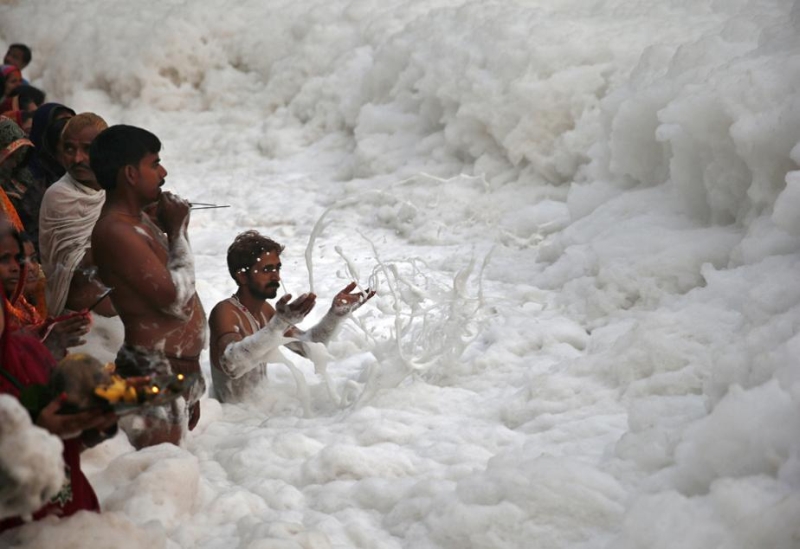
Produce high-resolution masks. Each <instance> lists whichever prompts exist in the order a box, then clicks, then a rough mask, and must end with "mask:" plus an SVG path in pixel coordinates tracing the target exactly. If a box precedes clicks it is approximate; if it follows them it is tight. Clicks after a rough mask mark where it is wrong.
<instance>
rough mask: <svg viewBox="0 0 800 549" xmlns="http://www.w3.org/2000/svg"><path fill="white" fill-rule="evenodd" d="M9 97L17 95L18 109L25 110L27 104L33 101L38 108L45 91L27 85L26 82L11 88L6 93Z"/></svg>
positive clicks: (42, 101) (43, 98) (42, 100)
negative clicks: (9, 91)
mask: <svg viewBox="0 0 800 549" xmlns="http://www.w3.org/2000/svg"><path fill="white" fill-rule="evenodd" d="M8 96H9V97H19V102H18V105H19V108H20V110H23V111H27V110H28V105H30V104H31V103H33V104H34V105H36V108H37V109H38V108H39V107H40V106H41V105H42V104H43V103H44V100H45V97H46V95H45V93H44V92H43V91H42V90H40V89H39V88H36V87H34V86H29V85H27V84H23V85H22V86H18V87H16V88H14V89H13V90H11V93H9V94H8Z"/></svg>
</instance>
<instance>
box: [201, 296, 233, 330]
mask: <svg viewBox="0 0 800 549" xmlns="http://www.w3.org/2000/svg"><path fill="white" fill-rule="evenodd" d="M235 310H236V307H234V305H233V303H231V302H230V301H229V300H228V299H223V300H222V301H220V302H219V303H217V304H216V305H214V308H213V309H211V314H210V315H209V316H208V323H209V324H212V323H219V322H222V321H223V320H225V319H226V318H228V317H231V316H234V311H235Z"/></svg>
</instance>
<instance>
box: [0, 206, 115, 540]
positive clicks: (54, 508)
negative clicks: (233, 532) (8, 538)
mask: <svg viewBox="0 0 800 549" xmlns="http://www.w3.org/2000/svg"><path fill="white" fill-rule="evenodd" d="M9 231H10V226H9V224H8V221H7V220H6V219H5V218H0V234H8V233H9ZM0 291H2V290H0ZM9 320H10V319H9V318H8V316H7V314H6V312H5V309H4V310H3V314H2V322H0V330H1V331H2V336H0V393H6V394H10V395H12V396H14V397H16V398H18V399H20V400H21V402H22V403H23V405H25V406H26V408H27V409H28V411H29V412H30V413H31V417H32V419H33V421H34V422H35V423H36V425H38V426H39V427H42V428H43V429H45V430H47V431H49V432H50V433H52V434H54V435H56V436H58V437H59V438H61V440H62V442H63V443H64V452H63V458H64V463H65V477H66V478H65V482H64V485H63V486H62V488H61V491H60V492H59V493H58V494H57V495H56V496H55V497H54V498H53V499H52V500H50V502H49V503H48V504H47V505H45V506H44V507H42V508H41V509H39V511H37V512H36V513H34V515H33V518H34V519H35V520H38V519H40V518H42V517H45V516H47V515H56V516H62V517H63V516H69V515H72V514H74V513H76V512H78V511H81V510H88V511H99V510H100V506H99V504H98V502H97V496H96V495H95V493H94V490H92V487H91V485H90V484H89V481H88V480H87V479H86V476H85V475H84V474H83V472H82V471H81V467H80V453H81V451H82V450H83V449H84V448H85V444H84V442H83V440H82V436H81V435H82V433H83V432H84V431H91V430H100V431H106V430H109V429H112V428H113V427H114V425H115V424H116V420H117V418H116V416H115V415H114V414H113V413H111V412H103V411H101V410H89V411H85V412H79V413H74V414H59V410H60V409H61V407H62V405H63V404H65V399H64V396H63V395H62V396H59V397H56V398H55V399H52V400H51V401H50V402H41V403H37V402H36V398H35V396H36V395H39V396H40V400H41V397H42V396H43V395H45V394H46V392H45V387H46V386H47V384H48V380H49V378H50V373H51V372H52V370H53V368H54V367H55V364H56V363H55V359H54V358H53V356H52V355H51V354H50V352H49V351H48V350H47V348H46V347H45V346H44V345H43V344H42V343H41V341H39V340H38V339H37V338H36V337H35V336H33V335H31V334H30V333H27V332H25V331H23V330H14V329H12V328H11V327H10V326H9ZM22 523H23V521H22V519H21V518H20V517H12V518H8V519H5V520H2V521H0V532H2V531H4V530H8V529H10V528H14V527H16V526H19V525H21V524H22Z"/></svg>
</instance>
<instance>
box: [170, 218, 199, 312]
mask: <svg viewBox="0 0 800 549" xmlns="http://www.w3.org/2000/svg"><path fill="white" fill-rule="evenodd" d="M167 270H168V271H169V277H170V279H171V280H172V284H173V285H174V286H175V301H173V303H172V304H171V305H170V306H169V307H168V308H167V312H168V313H170V314H172V315H174V316H178V317H182V316H185V313H184V311H185V310H186V306H187V305H188V304H189V301H190V300H191V299H192V298H193V297H194V295H195V293H196V292H197V291H196V289H195V276H194V255H193V254H192V250H191V248H190V246H189V238H188V236H187V235H186V227H182V228H181V230H180V231H178V232H177V235H175V236H174V237H170V238H169V257H168V259H167Z"/></svg>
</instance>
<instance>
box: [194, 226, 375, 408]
mask: <svg viewBox="0 0 800 549" xmlns="http://www.w3.org/2000/svg"><path fill="white" fill-rule="evenodd" d="M282 251H283V246H281V245H280V244H278V243H277V242H275V241H273V240H271V239H269V238H267V237H265V236H262V235H261V234H259V233H258V232H257V231H246V232H244V233H242V234H240V235H238V236H237V237H236V239H235V240H234V241H233V244H231V246H230V247H229V248H228V271H229V272H230V274H231V277H233V280H234V281H236V284H237V286H239V289H238V290H237V291H236V293H235V294H233V295H232V296H231V297H229V298H228V299H225V300H223V301H220V302H219V303H217V305H216V306H215V307H214V309H212V311H211V315H210V317H209V326H210V328H211V378H212V380H213V382H214V391H215V393H216V396H217V398H218V399H219V400H220V401H221V402H238V401H241V400H242V399H244V398H245V397H246V396H247V395H248V393H249V392H250V391H252V389H253V388H254V387H256V386H257V385H258V384H259V383H260V382H261V381H262V380H263V379H265V378H266V376H267V362H268V360H269V355H270V353H272V352H273V351H274V350H276V349H277V348H278V347H279V346H281V345H284V344H287V343H288V347H289V348H290V349H292V350H293V351H295V352H298V353H300V354H305V348H304V345H303V343H304V342H315V343H327V342H328V341H329V340H330V338H331V337H332V336H333V334H334V333H335V331H336V329H337V328H338V327H339V325H340V324H341V322H342V320H344V318H345V317H346V316H347V315H348V314H350V313H351V312H352V311H354V310H356V309H358V308H359V307H361V305H363V304H364V303H365V302H366V301H367V300H368V299H369V298H371V297H372V296H373V295H375V292H374V291H370V290H367V291H366V292H363V293H362V292H356V293H353V290H354V289H355V287H356V283H355V282H353V283H351V284H349V285H348V286H346V287H345V288H344V289H343V290H342V291H341V292H339V293H338V294H336V297H335V298H334V299H333V304H332V305H331V308H330V310H329V311H328V313H327V314H326V315H325V316H324V317H323V318H322V320H320V322H319V323H318V324H317V325H316V326H314V327H313V328H311V329H310V330H309V331H307V332H303V331H302V330H300V329H298V328H296V327H295V324H297V323H299V322H300V321H302V320H303V319H304V318H305V317H306V315H307V314H308V313H309V312H311V309H313V307H314V303H315V300H316V296H315V295H314V294H313V293H308V294H303V295H301V296H300V297H298V298H297V299H296V300H294V301H293V302H292V303H289V300H290V299H291V297H292V296H291V294H287V295H285V296H283V297H282V298H281V299H279V300H278V302H277V303H276V304H275V308H273V307H272V305H270V304H269V303H267V299H271V298H274V297H275V296H276V295H277V292H278V288H280V280H281V272H280V271H281V261H280V254H281V252H282Z"/></svg>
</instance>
